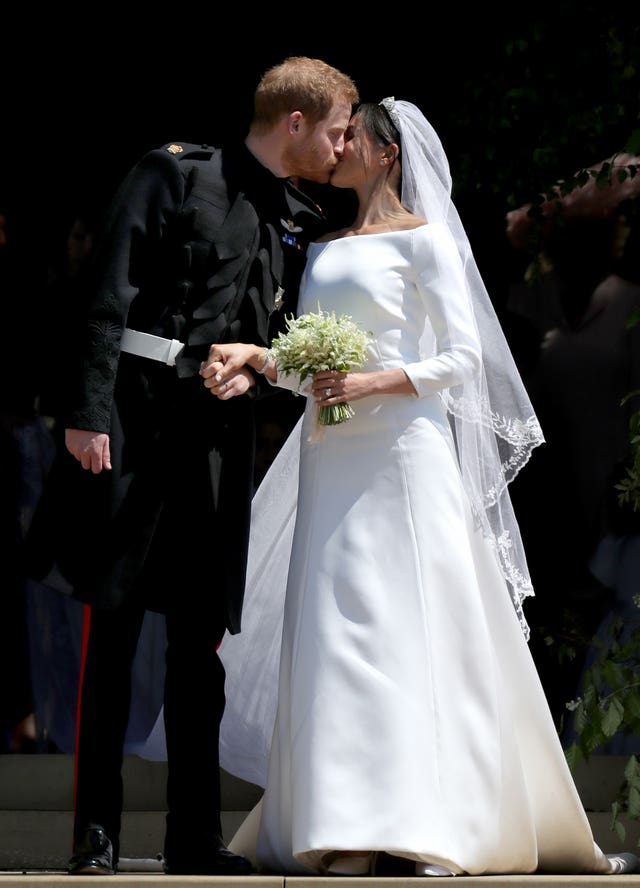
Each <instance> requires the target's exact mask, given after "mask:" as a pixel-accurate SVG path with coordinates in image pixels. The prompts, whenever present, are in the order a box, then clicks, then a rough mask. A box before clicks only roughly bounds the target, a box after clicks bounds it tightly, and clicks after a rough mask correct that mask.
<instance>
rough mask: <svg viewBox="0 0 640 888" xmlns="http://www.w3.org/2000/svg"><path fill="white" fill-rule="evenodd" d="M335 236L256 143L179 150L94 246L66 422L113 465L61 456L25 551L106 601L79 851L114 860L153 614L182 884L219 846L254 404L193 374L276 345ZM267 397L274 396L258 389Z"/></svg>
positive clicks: (84, 764)
mask: <svg viewBox="0 0 640 888" xmlns="http://www.w3.org/2000/svg"><path fill="white" fill-rule="evenodd" d="M325 227H326V226H325V224H324V220H323V217H322V214H321V213H320V212H319V210H318V207H317V206H316V205H315V203H314V202H313V201H312V200H310V199H309V198H308V197H306V196H305V195H304V194H302V193H301V192H300V191H299V190H298V189H297V188H295V187H294V186H293V184H292V183H291V182H289V181H288V180H283V179H278V178H277V177H275V176H274V175H273V174H271V173H270V172H269V171H268V170H267V169H266V168H265V167H263V166H262V165H261V164H260V163H258V161H257V160H256V159H255V158H254V157H253V156H252V155H251V154H250V152H249V151H248V150H247V148H246V147H245V146H244V145H241V146H238V147H237V148H235V149H231V148H229V149H224V150H219V149H214V148H210V147H206V146H200V147H198V146H194V145H186V144H171V145H168V146H165V147H164V148H161V149H157V150H154V151H151V152H150V153H149V154H148V155H146V156H145V157H144V158H143V159H142V160H141V161H140V162H139V163H138V165H137V166H136V167H134V169H133V170H132V172H131V173H130V174H129V176H128V177H127V179H126V180H125V182H124V183H123V185H122V186H121V188H120V190H119V192H118V194H117V196H116V199H115V201H114V203H113V206H112V208H111V210H110V213H109V217H108V220H107V225H106V229H105V232H104V236H103V237H102V240H101V243H100V244H99V246H98V249H97V251H96V257H95V261H94V264H93V267H92V270H91V275H90V286H89V289H88V294H87V299H88V319H87V320H88V322H87V326H86V330H87V335H86V339H85V341H83V342H82V343H80V350H79V365H80V366H79V372H78V374H77V380H78V385H77V388H76V389H75V390H74V391H73V392H71V393H70V397H69V409H68V412H67V416H66V417H65V420H64V425H65V427H68V428H79V429H88V430H93V431H97V432H108V433H109V435H110V447H111V459H112V466H113V468H112V470H111V471H109V472H108V471H103V472H101V473H100V474H97V475H94V474H92V473H91V472H90V471H86V470H83V469H82V468H81V466H80V464H79V463H78V462H77V461H76V460H75V459H74V458H73V457H72V456H71V455H70V454H68V453H63V454H61V455H60V457H59V459H58V462H57V463H56V465H55V466H54V468H53V470H52V472H51V474H50V477H49V479H48V480H49V483H48V486H47V489H46V491H45V494H44V496H43V498H42V501H41V503H40V508H39V510H38V513H37V514H36V516H35V519H34V521H33V524H32V530H31V538H30V553H31V571H32V574H33V575H34V577H35V578H36V579H39V580H40V581H43V582H45V583H47V584H49V585H52V586H56V587H57V588H60V589H61V590H62V591H66V592H67V593H68V594H72V595H74V596H75V597H77V598H79V599H80V600H82V601H84V602H87V603H89V604H92V605H94V606H93V607H92V608H91V621H92V625H91V631H90V636H89V639H90V640H89V646H88V651H87V658H86V664H85V667H84V679H83V686H82V698H81V716H80V723H79V744H78V749H77V751H76V769H77V786H76V816H75V840H76V842H79V841H81V840H82V836H83V835H84V832H85V830H86V827H87V825H88V824H90V823H95V824H100V825H101V826H102V827H103V828H104V830H105V831H106V833H107V835H108V836H109V838H110V839H111V840H112V842H113V850H114V857H115V859H116V860H117V856H118V842H119V838H118V837H119V832H120V816H121V808H122V781H121V776H120V768H121V764H122V750H123V744H124V736H125V731H126V726H127V720H128V712H129V701H130V678H131V663H132V659H133V657H134V654H135V650H136V645H137V641H138V636H139V633H140V628H141V624H142V618H143V614H144V610H145V609H151V610H157V611H160V612H164V613H166V615H167V637H168V647H167V658H166V663H167V669H166V681H165V696H164V707H165V729H166V737H167V753H168V767H169V779H168V787H167V792H168V809H169V813H168V815H167V835H166V843H165V855H166V857H167V860H168V863H169V867H170V871H171V872H187V871H193V872H207V868H206V866H207V864H206V856H207V848H211V847H213V846H215V844H216V842H217V841H218V837H219V836H220V832H221V830H220V787H219V764H218V730H219V724H220V720H221V718H222V712H223V709H224V671H223V668H222V665H221V663H220V662H219V660H218V657H217V654H216V647H217V645H218V644H219V642H220V641H221V639H222V636H223V634H224V632H225V630H229V631H230V632H232V633H235V632H238V631H239V630H240V618H241V610H242V598H243V589H244V581H245V567H246V557H247V546H248V535H249V519H250V506H251V496H252V490H253V487H252V477H253V457H254V428H253V398H254V397H255V391H256V390H252V396H247V395H245V396H241V397H235V398H232V399H230V400H229V401H220V400H219V399H218V398H216V397H214V396H213V395H212V394H211V393H210V392H209V391H208V390H207V389H205V387H204V384H203V381H202V378H201V377H200V376H199V375H198V371H199V369H200V365H201V362H202V361H203V360H204V359H205V358H206V357H207V355H208V350H209V346H210V344H211V343H214V342H225V341H246V342H257V343H265V344H268V342H269V339H270V336H271V335H273V333H274V332H275V330H276V329H279V328H280V327H281V326H282V319H283V316H284V313H285V312H287V313H289V312H293V311H295V307H296V298H297V289H298V284H299V279H300V275H301V273H302V268H303V264H304V259H305V248H306V245H307V244H308V242H309V241H310V240H312V239H314V238H315V237H317V235H318V234H319V233H320V231H321V230H324V228H325ZM125 328H128V329H133V330H135V331H140V332H143V333H148V334H153V335H155V336H159V337H163V338H166V339H176V340H180V341H181V342H182V343H184V348H183V350H182V351H181V353H180V354H179V355H178V357H177V358H176V363H175V366H169V365H167V364H165V363H163V362H161V361H157V360H153V359H150V358H149V357H142V356H140V355H139V354H133V353H129V352H123V351H122V349H121V346H122V341H123V331H124V330H125ZM258 385H259V386H262V387H263V389H262V390H263V391H265V392H266V390H267V389H268V388H269V387H268V385H267V384H266V383H265V382H264V380H263V378H262V377H260V378H259V379H258ZM257 396H258V397H260V396H261V390H258V395H257ZM199 849H202V860H200V859H199V856H200V850H199Z"/></svg>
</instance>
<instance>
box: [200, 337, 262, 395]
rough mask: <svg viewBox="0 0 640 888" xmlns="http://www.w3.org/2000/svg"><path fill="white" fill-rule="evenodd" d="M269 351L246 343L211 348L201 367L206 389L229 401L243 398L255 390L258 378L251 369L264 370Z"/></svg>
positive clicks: (225, 344)
mask: <svg viewBox="0 0 640 888" xmlns="http://www.w3.org/2000/svg"><path fill="white" fill-rule="evenodd" d="M265 352H266V349H265V348H264V346H260V345H249V344H248V343H245V342H224V343H217V344H215V345H212V346H210V347H209V355H208V357H207V360H206V361H204V362H203V364H202V366H201V367H200V376H202V378H203V380H204V386H205V388H208V389H209V391H210V392H211V394H212V395H216V396H217V397H218V398H221V399H223V400H226V399H227V398H232V397H234V396H235V395H243V394H244V393H245V392H246V391H247V390H248V389H249V388H251V387H252V386H255V384H256V383H255V377H254V376H253V373H251V372H250V370H249V369H248V368H252V369H253V370H261V369H262V366H263V364H264V360H265Z"/></svg>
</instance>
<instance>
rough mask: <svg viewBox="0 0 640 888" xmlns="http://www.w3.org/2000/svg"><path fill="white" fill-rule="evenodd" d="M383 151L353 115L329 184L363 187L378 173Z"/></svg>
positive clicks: (339, 186)
mask: <svg viewBox="0 0 640 888" xmlns="http://www.w3.org/2000/svg"><path fill="white" fill-rule="evenodd" d="M383 153H384V149H383V148H381V147H380V145H378V144H377V142H376V141H375V140H374V139H373V138H372V136H371V135H370V134H369V133H368V132H367V130H366V129H365V128H364V126H363V124H362V123H361V122H360V121H359V120H358V115H357V114H354V115H353V117H352V118H351V120H350V121H349V126H348V127H347V130H346V132H345V134H344V151H343V154H342V157H341V158H340V160H339V162H338V165H337V166H336V168H335V170H334V171H333V173H332V175H331V184H332V185H335V186H336V187H337V188H357V187H358V185H364V184H366V183H367V182H368V181H370V180H371V178H372V177H373V176H374V175H378V174H379V171H380V159H381V157H382V155H383Z"/></svg>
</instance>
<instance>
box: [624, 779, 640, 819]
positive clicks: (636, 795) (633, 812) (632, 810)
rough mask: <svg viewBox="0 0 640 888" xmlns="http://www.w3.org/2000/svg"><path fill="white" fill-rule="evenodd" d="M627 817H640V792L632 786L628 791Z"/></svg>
mask: <svg viewBox="0 0 640 888" xmlns="http://www.w3.org/2000/svg"><path fill="white" fill-rule="evenodd" d="M627 813H628V815H629V817H633V818H634V819H635V818H637V817H640V790H638V789H637V788H636V787H635V786H632V787H631V789H630V790H629V803H628V807H627Z"/></svg>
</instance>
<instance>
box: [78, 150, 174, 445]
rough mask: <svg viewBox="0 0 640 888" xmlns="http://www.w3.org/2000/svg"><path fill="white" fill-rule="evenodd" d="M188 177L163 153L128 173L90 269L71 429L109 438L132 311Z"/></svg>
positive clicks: (149, 156)
mask: <svg viewBox="0 0 640 888" xmlns="http://www.w3.org/2000/svg"><path fill="white" fill-rule="evenodd" d="M183 194H184V179H183V176H182V174H181V172H180V170H179V168H178V166H177V164H176V163H175V161H174V160H173V158H172V157H171V155H170V154H168V153H167V152H166V151H163V150H162V149H158V150H154V151H151V152H150V153H149V154H147V155H146V156H145V157H144V158H143V159H142V160H141V161H140V162H139V163H138V164H137V165H136V166H135V167H134V168H133V170H132V171H131V172H130V173H129V175H128V176H127V178H126V179H125V181H124V182H123V183H122V185H121V186H120V189H119V191H118V193H117V194H116V196H115V198H114V201H113V203H112V205H111V208H110V211H109V216H108V219H107V225H106V226H105V230H104V233H103V235H102V237H101V240H100V243H99V245H98V249H97V251H96V256H95V259H94V261H93V265H92V268H91V272H90V276H89V281H88V290H87V323H86V336H85V340H84V341H83V342H81V343H79V349H80V359H81V366H80V368H79V384H78V387H77V390H76V391H75V392H74V393H73V396H72V403H71V406H70V413H69V416H68V417H67V418H66V423H65V424H66V425H67V427H72V428H84V429H91V430H93V431H102V432H109V431H110V417H111V405H112V401H113V392H114V386H115V379H116V372H117V368H118V360H119V356H120V340H121V338H122V332H123V330H124V327H125V326H126V322H127V315H128V313H129V308H130V306H131V303H132V302H133V300H134V299H135V297H136V296H137V295H138V293H140V291H141V290H142V289H143V288H144V287H145V286H150V285H151V279H152V278H153V274H152V268H153V266H154V262H155V257H156V256H157V255H158V249H159V244H160V242H161V240H162V237H163V235H164V233H165V231H166V227H167V224H168V222H169V220H170V219H171V218H172V217H173V215H174V214H175V211H176V209H177V208H179V207H180V205H181V203H182V199H183Z"/></svg>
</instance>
